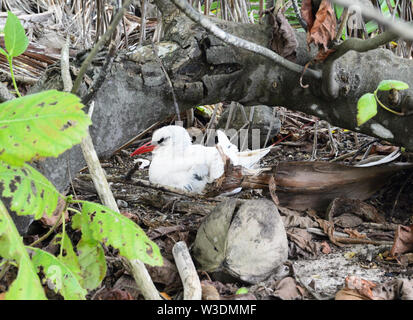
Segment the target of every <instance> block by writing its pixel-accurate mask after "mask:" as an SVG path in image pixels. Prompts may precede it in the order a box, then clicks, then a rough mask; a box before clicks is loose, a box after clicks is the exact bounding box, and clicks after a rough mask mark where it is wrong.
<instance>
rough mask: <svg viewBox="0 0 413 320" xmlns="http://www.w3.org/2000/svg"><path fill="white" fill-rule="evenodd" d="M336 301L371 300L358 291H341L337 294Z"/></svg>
mask: <svg viewBox="0 0 413 320" xmlns="http://www.w3.org/2000/svg"><path fill="white" fill-rule="evenodd" d="M335 300H371V299H368V298H367V297H365V296H363V295H362V294H360V293H359V292H358V291H357V290H352V289H347V288H345V289H341V290H340V291H339V292H337V293H336V296H335Z"/></svg>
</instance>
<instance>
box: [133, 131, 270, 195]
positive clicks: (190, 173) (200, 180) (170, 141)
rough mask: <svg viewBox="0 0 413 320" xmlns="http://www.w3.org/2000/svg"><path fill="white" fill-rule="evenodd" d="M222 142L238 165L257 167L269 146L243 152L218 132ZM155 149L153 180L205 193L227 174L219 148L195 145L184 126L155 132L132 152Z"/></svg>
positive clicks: (227, 154) (153, 151) (151, 169)
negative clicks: (148, 141)
mask: <svg viewBox="0 0 413 320" xmlns="http://www.w3.org/2000/svg"><path fill="white" fill-rule="evenodd" d="M217 135H218V145H220V146H221V147H222V150H223V152H224V153H225V154H226V156H228V157H229V158H230V160H231V162H232V163H233V164H234V165H241V166H243V167H245V168H248V169H251V168H253V167H254V166H255V165H256V164H257V163H258V161H259V160H260V159H261V158H262V157H264V156H265V155H266V154H267V153H268V152H269V151H270V149H271V148H270V147H269V148H265V149H258V150H253V151H243V152H239V150H238V147H237V146H235V145H234V144H232V143H231V142H230V141H229V140H228V138H227V136H226V135H225V133H224V132H222V131H217ZM149 151H152V153H153V157H152V162H151V165H150V167H149V181H150V182H152V183H158V184H161V185H165V186H169V187H174V188H178V189H181V190H186V191H190V192H196V193H201V192H202V191H203V190H204V188H205V186H206V184H207V183H211V182H213V181H214V180H215V179H218V178H219V177H221V176H222V174H223V173H224V161H223V160H222V157H221V155H220V153H219V151H218V149H217V148H216V147H205V146H202V145H200V144H192V142H191V138H190V136H189V134H188V132H187V131H186V130H185V129H184V128H183V127H180V126H166V127H163V128H160V129H158V130H156V131H155V132H154V133H153V136H152V141H151V143H150V144H146V145H145V146H142V147H140V148H138V149H137V150H135V151H134V152H133V153H132V154H131V155H132V156H133V155H137V154H141V153H144V152H149Z"/></svg>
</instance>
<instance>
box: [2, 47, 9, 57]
mask: <svg viewBox="0 0 413 320" xmlns="http://www.w3.org/2000/svg"><path fill="white" fill-rule="evenodd" d="M0 53H1V54H2V55H3V56H5V57H6V58H8V56H9V54H8V53H7V52H6V50H4V49H3V48H0Z"/></svg>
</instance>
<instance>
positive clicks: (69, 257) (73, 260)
mask: <svg viewBox="0 0 413 320" xmlns="http://www.w3.org/2000/svg"><path fill="white" fill-rule="evenodd" d="M52 244H53V245H59V246H60V247H61V248H62V249H61V252H62V255H60V254H59V255H58V257H57V259H59V260H60V261H61V262H62V263H64V264H65V265H66V266H67V267H68V268H70V270H71V271H72V272H73V274H74V275H75V276H76V278H77V280H78V281H79V283H80V284H81V285H82V274H81V271H80V265H79V260H78V258H77V255H76V252H75V250H74V249H73V245H72V241H71V240H70V238H69V237H68V235H67V233H63V235H62V233H59V234H57V235H56V236H55V237H54V238H53V240H52ZM82 287H83V285H82Z"/></svg>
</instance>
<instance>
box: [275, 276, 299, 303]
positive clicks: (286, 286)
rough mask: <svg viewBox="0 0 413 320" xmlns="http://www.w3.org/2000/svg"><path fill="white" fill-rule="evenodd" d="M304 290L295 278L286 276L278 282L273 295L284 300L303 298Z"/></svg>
mask: <svg viewBox="0 0 413 320" xmlns="http://www.w3.org/2000/svg"><path fill="white" fill-rule="evenodd" d="M304 292H305V291H304V290H303V288H301V287H300V286H299V285H298V284H297V282H296V281H295V279H294V278H292V277H285V278H283V279H281V280H279V281H277V282H276V284H275V288H274V293H273V294H272V296H274V297H277V298H279V299H282V300H301V299H303V293H304Z"/></svg>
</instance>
